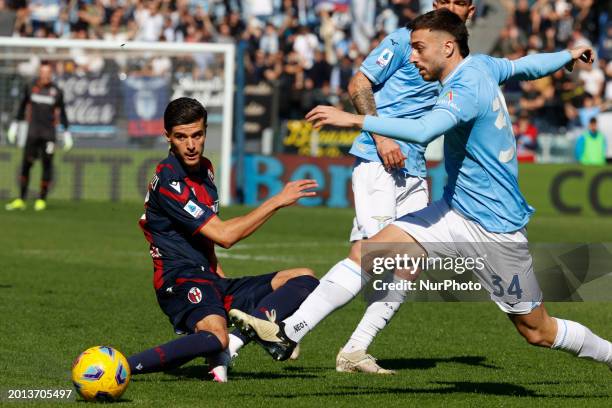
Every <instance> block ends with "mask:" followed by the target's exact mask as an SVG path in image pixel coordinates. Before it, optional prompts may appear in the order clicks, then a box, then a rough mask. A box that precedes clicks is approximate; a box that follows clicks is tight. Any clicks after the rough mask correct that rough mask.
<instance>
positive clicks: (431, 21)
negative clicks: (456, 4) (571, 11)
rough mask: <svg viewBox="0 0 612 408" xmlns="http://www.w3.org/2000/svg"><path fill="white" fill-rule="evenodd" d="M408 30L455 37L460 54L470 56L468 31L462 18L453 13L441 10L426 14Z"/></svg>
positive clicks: (409, 25)
mask: <svg viewBox="0 0 612 408" xmlns="http://www.w3.org/2000/svg"><path fill="white" fill-rule="evenodd" d="M408 28H409V29H410V30H412V31H416V30H429V31H444V32H447V33H449V34H450V35H452V36H453V37H455V41H457V44H458V45H459V53H460V54H461V56H462V57H464V58H465V57H467V56H468V55H469V54H470V47H469V46H468V30H467V27H466V26H465V23H464V22H463V20H461V17H459V16H458V15H456V14H455V13H453V12H452V11H450V10H448V9H445V8H441V9H437V10H434V11H430V12H429V13H425V14H423V15H421V16H419V17H417V18H415V19H414V20H412V21H411V22H410V23H408Z"/></svg>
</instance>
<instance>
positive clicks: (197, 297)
mask: <svg viewBox="0 0 612 408" xmlns="http://www.w3.org/2000/svg"><path fill="white" fill-rule="evenodd" d="M187 299H188V300H189V301H190V302H191V303H193V304H196V303H200V302H201V301H202V291H201V290H200V289H199V288H196V287H195V286H194V287H193V288H191V289H189V293H187Z"/></svg>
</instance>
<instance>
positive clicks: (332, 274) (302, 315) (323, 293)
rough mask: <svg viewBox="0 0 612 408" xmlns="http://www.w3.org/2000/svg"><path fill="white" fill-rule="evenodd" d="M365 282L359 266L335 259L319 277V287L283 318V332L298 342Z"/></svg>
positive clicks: (348, 261)
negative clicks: (328, 268) (293, 311)
mask: <svg viewBox="0 0 612 408" xmlns="http://www.w3.org/2000/svg"><path fill="white" fill-rule="evenodd" d="M365 283H366V280H365V279H363V277H362V274H361V268H360V267H359V265H357V264H356V263H355V262H353V261H351V260H350V259H348V258H346V259H343V260H342V261H340V262H338V263H337V264H336V265H334V266H333V267H332V268H331V269H330V270H329V272H327V273H326V274H325V276H323V277H322V278H321V280H320V282H319V286H317V288H316V289H315V290H314V291H313V292H312V293H311V294H310V295H308V297H307V298H306V300H304V302H303V303H302V304H301V305H300V307H299V309H298V310H296V311H295V313H293V315H291V316H289V317H288V318H286V319H285V320H283V323H284V324H285V334H286V335H287V337H289V338H290V339H291V340H293V341H295V342H296V343H299V342H300V340H302V338H303V337H304V336H305V335H306V334H307V333H308V332H309V331H310V330H312V329H314V327H315V326H316V325H317V324H319V322H320V321H321V320H323V319H324V318H325V317H327V316H328V315H329V314H330V313H331V312H333V311H334V310H336V309H337V308H339V307H341V306H344V305H345V304H346V303H348V302H349V301H350V300H351V299H353V298H354V297H355V296H357V294H358V293H359V291H360V290H361V288H362V287H363V286H364V285H365Z"/></svg>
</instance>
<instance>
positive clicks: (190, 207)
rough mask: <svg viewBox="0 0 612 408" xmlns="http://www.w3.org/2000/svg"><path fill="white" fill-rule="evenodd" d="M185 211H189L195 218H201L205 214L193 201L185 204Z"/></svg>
mask: <svg viewBox="0 0 612 408" xmlns="http://www.w3.org/2000/svg"><path fill="white" fill-rule="evenodd" d="M183 210H185V211H187V212H188V213H189V214H190V215H191V216H192V217H193V218H200V216H201V215H202V214H204V210H203V209H202V208H201V207H200V206H199V205H197V204H196V203H194V202H193V201H191V200H189V201H188V202H187V204H185V206H184V207H183Z"/></svg>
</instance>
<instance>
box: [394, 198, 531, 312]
mask: <svg viewBox="0 0 612 408" xmlns="http://www.w3.org/2000/svg"><path fill="white" fill-rule="evenodd" d="M393 225H395V226H397V227H399V228H401V229H402V230H404V231H405V232H407V233H408V234H410V235H411V236H412V237H413V238H414V239H415V240H416V241H417V242H418V243H419V244H420V245H421V246H422V247H423V248H424V249H425V251H427V256H428V257H429V258H432V257H433V258H473V259H476V258H479V259H481V260H482V263H481V266H482V268H480V269H478V268H475V269H474V270H473V272H474V274H475V275H476V276H477V277H478V279H479V280H480V282H481V283H482V285H483V287H484V288H486V289H487V291H488V292H489V293H490V295H491V299H492V300H493V301H495V303H496V304H497V306H499V308H500V309H501V310H503V311H504V312H506V313H509V314H527V313H530V312H531V311H532V310H533V309H535V308H536V307H537V306H539V305H540V304H541V303H542V291H541V289H540V285H539V284H538V281H537V279H536V277H535V274H534V272H533V261H532V259H531V254H530V253H529V248H528V243H527V235H526V233H525V229H524V228H523V229H521V230H519V231H515V232H510V233H495V232H489V231H487V230H485V229H484V228H483V227H482V226H481V225H480V224H478V223H477V222H475V221H472V220H469V219H467V218H465V217H464V216H463V215H461V214H460V213H459V212H457V211H456V210H454V209H452V208H450V207H449V205H448V204H447V203H446V201H445V200H444V199H442V200H438V201H436V202H434V203H432V204H430V205H429V206H428V207H426V208H424V209H422V210H420V211H417V212H414V213H411V214H407V215H405V216H403V217H401V218H399V219H398V220H397V221H395V222H394V223H393Z"/></svg>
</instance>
